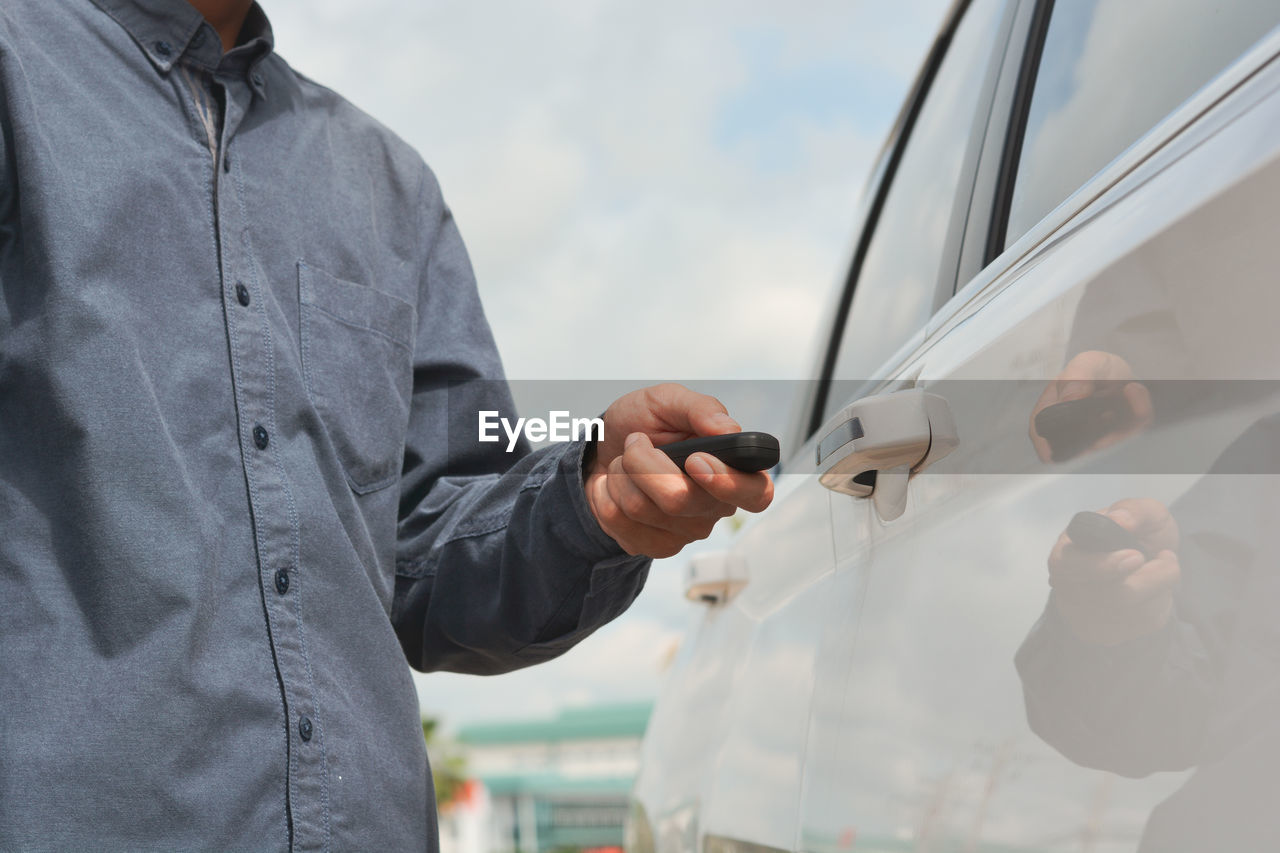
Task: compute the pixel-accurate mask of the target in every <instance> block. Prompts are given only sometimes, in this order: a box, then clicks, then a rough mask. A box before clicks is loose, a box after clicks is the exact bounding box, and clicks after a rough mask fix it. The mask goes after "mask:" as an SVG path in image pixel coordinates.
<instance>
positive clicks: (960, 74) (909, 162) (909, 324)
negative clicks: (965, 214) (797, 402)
mask: <svg viewBox="0 0 1280 853" xmlns="http://www.w3.org/2000/svg"><path fill="white" fill-rule="evenodd" d="M1003 8H1004V2H1003V0H975V2H974V3H973V4H972V5H971V7H970V8H969V10H968V11H967V12H965V16H964V18H963V19H962V20H961V22H960V25H959V28H958V29H957V30H956V32H955V35H954V37H953V39H952V42H951V46H950V48H949V49H948V50H947V53H946V56H945V57H944V58H943V60H942V65H941V66H940V67H939V68H938V72H937V75H936V76H935V77H934V80H933V84H932V86H931V87H930V90H929V92H928V94H927V95H926V96H925V100H924V103H923V104H922V105H921V108H920V113H919V115H918V116H917V117H916V122H915V127H914V128H913V129H912V130H911V135H910V138H909V139H908V140H907V146H906V148H905V150H904V151H903V153H902V160H901V162H900V163H899V164H898V168H897V171H896V172H895V174H894V177H893V183H892V185H891V187H890V189H889V195H888V197H887V198H886V199H885V203H884V208H883V209H882V210H881V213H880V217H879V219H878V221H877V222H876V225H875V234H874V236H873V237H872V238H871V244H870V246H869V247H868V249H867V255H866V258H865V260H864V261H863V263H862V270H861V272H860V273H859V274H858V281H857V286H856V288H855V290H854V297H853V305H852V307H851V309H850V314H849V319H848V322H847V323H846V324H845V328H844V334H843V336H842V337H841V340H840V348H839V352H838V354H837V357H836V362H835V369H834V371H833V372H832V378H833V379H834V380H837V382H836V384H834V385H833V387H832V388H831V391H830V393H829V394H828V396H827V406H826V411H825V412H824V413H823V418H824V419H825V418H826V417H828V416H830V415H831V414H832V413H833V412H835V411H837V410H839V409H840V407H841V406H843V405H844V404H845V403H846V402H848V399H847V398H848V393H849V392H851V391H852V390H854V386H855V385H856V386H860V385H862V384H863V383H862V382H861V381H855V382H845V380H866V379H870V378H876V377H877V376H878V371H879V369H880V367H881V365H882V364H883V363H884V360H885V359H886V358H888V357H889V356H890V355H892V354H893V352H894V351H895V350H896V349H898V347H900V346H902V344H903V343H905V342H906V340H907V339H908V338H910V337H911V335H912V334H913V333H915V332H916V331H918V330H919V329H920V328H921V327H922V326H923V325H924V323H925V321H926V320H928V319H929V316H930V315H931V314H932V313H933V311H934V308H935V307H936V306H935V299H936V297H937V294H938V293H939V282H940V280H941V279H942V278H947V279H948V280H947V282H946V284H947V287H946V288H945V291H946V293H947V294H950V292H951V287H950V284H951V283H952V282H951V281H950V279H951V278H953V277H954V274H955V269H954V267H952V268H949V269H944V268H943V267H944V264H943V261H944V259H945V258H944V256H945V254H946V253H945V252H944V244H945V243H946V242H947V236H948V229H949V227H950V225H951V224H952V209H953V203H954V201H955V197H956V193H957V190H958V189H959V188H960V183H961V177H962V174H961V173H962V171H963V166H964V160H965V153H966V151H967V150H968V148H969V142H970V138H969V135H970V128H971V127H972V126H973V124H974V110H975V109H976V108H977V104H978V99H979V97H980V96H981V94H982V88H983V87H982V82H983V77H984V75H985V73H986V71H987V68H988V61H989V60H990V59H991V55H992V50H993V47H994V45H995V38H996V30H997V29H998V26H999V22H1000V17H1001V16H1000V11H1001V10H1002V9H1003ZM964 201H965V203H967V201H968V199H967V197H966V198H965V199H964ZM842 390H843V393H842Z"/></svg>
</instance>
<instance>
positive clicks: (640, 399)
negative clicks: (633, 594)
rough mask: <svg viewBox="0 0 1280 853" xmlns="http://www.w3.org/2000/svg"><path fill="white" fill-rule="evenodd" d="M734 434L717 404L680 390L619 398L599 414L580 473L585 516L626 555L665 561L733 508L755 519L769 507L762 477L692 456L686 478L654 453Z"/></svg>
mask: <svg viewBox="0 0 1280 853" xmlns="http://www.w3.org/2000/svg"><path fill="white" fill-rule="evenodd" d="M741 430H742V428H741V427H740V426H738V424H737V423H736V422H735V421H734V420H733V418H731V417H729V415H728V413H727V412H726V411H725V408H724V406H723V405H721V404H720V401H719V400H717V399H716V398H714V397H708V396H706V395H705V394H698V393H695V392H693V391H690V390H689V389H688V388H685V387H684V386H682V385H674V384H666V385H655V386H653V387H650V388H644V389H642V390H640V391H633V392H631V393H630V394H627V395H625V396H623V397H620V398H618V399H617V400H615V401H614V403H613V405H611V406H609V408H608V409H607V410H606V411H605V413H604V440H603V441H601V442H600V443H599V445H598V446H597V448H596V456H595V459H594V460H593V462H592V463H591V466H590V469H589V470H588V472H587V478H586V492H587V504H588V505H589V506H590V507H591V513H592V515H594V516H595V518H596V521H597V522H598V523H599V524H600V527H601V529H603V530H604V532H605V533H607V534H609V535H610V536H611V537H613V539H614V541H615V542H617V543H618V544H619V545H621V546H622V548H623V549H624V550H625V551H626V552H627V553H628V554H644V555H647V556H650V557H670V556H672V555H674V554H676V553H678V552H679V551H680V549H681V548H683V547H684V546H685V545H688V544H689V543H690V542H693V541H694V540H696V539H705V538H707V536H709V535H711V529H712V528H713V527H715V524H716V522H717V521H719V520H720V519H722V518H725V517H727V516H730V515H733V514H734V513H735V512H737V510H738V507H742V508H743V509H745V510H747V511H748V512H760V511H761V510H763V509H764V508H765V507H767V506H768V505H769V502H770V501H772V500H773V481H772V480H771V479H770V478H769V475H768V474H766V473H763V472H758V473H746V472H743V471H736V470H734V469H733V468H730V467H729V466H727V465H725V464H724V463H723V462H721V461H720V460H719V459H716V458H715V457H714V456H711V455H709V454H707V453H695V454H693V455H692V456H690V457H689V458H688V459H687V460H686V461H685V465H684V468H685V471H686V472H688V476H686V475H685V474H684V473H681V471H680V468H679V467H678V466H677V465H676V464H675V463H674V462H672V461H671V459H670V458H668V457H667V455H666V454H665V453H663V452H662V451H661V450H657V449H655V445H663V444H670V443H672V442H675V441H683V440H685V439H687V438H696V437H699V436H706V435H724V434H725V433H731V432H740V431H741Z"/></svg>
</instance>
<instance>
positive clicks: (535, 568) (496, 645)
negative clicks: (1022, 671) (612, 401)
mask: <svg viewBox="0 0 1280 853" xmlns="http://www.w3.org/2000/svg"><path fill="white" fill-rule="evenodd" d="M421 205H422V207H421V210H422V211H423V215H424V231H425V233H426V240H425V244H426V245H427V246H429V253H428V255H427V257H426V259H425V261H424V264H423V269H424V274H423V277H422V282H421V287H420V292H419V300H418V324H417V334H416V342H415V350H414V363H413V397H412V403H411V409H410V417H409V424H408V429H407V434H406V438H405V451H404V467H403V471H402V475H401V487H400V488H401V492H400V509H399V522H398V529H397V541H396V582H395V596H394V601H393V604H392V612H391V618H392V623H393V626H394V628H395V631H396V634H397V636H398V637H399V639H400V644H401V646H402V647H403V649H404V652H405V656H406V657H407V658H408V660H409V663H410V664H411V665H412V666H413V667H415V668H417V669H420V670H424V671H431V670H451V671H454V672H470V673H480V674H493V673H499V672H505V671H508V670H512V669H517V668H519V667H522V666H528V665H529V664H533V663H537V662H539V661H542V660H546V659H549V658H551V657H554V656H556V655H558V654H560V653H562V652H564V651H566V650H567V649H569V648H570V647H571V646H573V645H574V644H575V643H577V642H578V641H579V640H581V639H583V638H584V637H586V636H587V635H588V634H590V633H591V632H592V631H594V630H595V629H596V628H598V627H600V626H601V625H603V624H605V623H606V622H608V621H609V620H610V619H612V618H614V617H615V616H617V615H618V614H619V613H621V612H622V611H623V610H625V609H626V608H627V607H628V606H629V605H630V604H631V602H632V601H633V600H634V599H635V597H636V596H637V595H638V594H639V592H640V589H641V588H642V586H643V584H644V581H645V578H646V576H647V573H648V568H649V564H650V560H649V559H648V558H644V557H632V556H629V555H627V554H626V553H625V552H624V551H623V550H622V549H621V548H620V547H619V546H618V545H617V543H615V542H614V541H613V539H611V538H610V537H609V536H608V535H606V534H605V533H604V532H603V531H602V530H601V529H600V527H599V525H598V524H597V523H596V521H595V519H594V517H593V516H592V514H591V512H590V509H589V508H588V506H587V501H586V495H585V493H584V491H583V476H582V460H583V453H584V451H585V449H586V445H585V443H584V442H582V441H575V442H568V443H561V444H553V445H551V446H549V447H546V448H543V449H541V450H539V451H536V452H529V449H528V446H527V445H526V444H525V443H523V442H521V443H520V444H518V446H517V447H516V448H515V450H514V451H513V452H507V441H506V440H505V438H504V439H503V440H501V441H498V442H493V443H482V442H480V441H478V440H477V439H478V435H477V433H478V430H477V425H478V417H479V412H480V411H497V412H499V413H501V415H502V416H504V417H513V411H514V405H513V403H512V399H511V393H510V389H509V387H508V385H507V382H506V380H505V378H504V375H503V371H502V365H501V362H500V360H499V357H498V353H497V348H496V346H495V345H494V341H493V335H492V333H491V331H490V329H489V325H488V322H487V321H486V319H485V316H484V311H483V309H482V307H481V304H480V299H479V295H478V293H477V290H476V283H475V277H474V275H473V273H472V269H471V264H470V261H469V259H468V257H467V253H466V249H465V248H464V246H463V243H462V238H461V236H460V234H459V233H458V229H457V226H456V224H455V223H454V220H453V217H452V215H451V213H450V211H449V209H448V208H447V207H446V206H445V205H444V203H443V200H442V199H441V196H440V191H439V186H438V184H437V183H436V180H435V178H434V176H433V175H431V174H430V172H427V174H426V177H425V179H424V184H423V191H422V201H421Z"/></svg>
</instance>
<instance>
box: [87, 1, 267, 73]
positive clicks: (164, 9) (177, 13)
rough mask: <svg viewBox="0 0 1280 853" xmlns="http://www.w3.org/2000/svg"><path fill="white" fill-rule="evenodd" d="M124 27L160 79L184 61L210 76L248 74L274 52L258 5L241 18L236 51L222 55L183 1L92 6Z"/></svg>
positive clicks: (98, 3)
mask: <svg viewBox="0 0 1280 853" xmlns="http://www.w3.org/2000/svg"><path fill="white" fill-rule="evenodd" d="M93 2H94V4H95V5H96V6H97V7H98V8H100V9H101V10H102V11H104V12H106V13H107V14H108V15H110V16H111V17H112V18H113V19H114V20H115V21H116V23H118V24H119V25H120V26H122V27H124V29H125V31H126V32H128V33H129V35H130V36H132V37H133V40H134V41H136V42H137V43H138V46H139V47H141V48H142V50H143V52H144V53H146V55H147V58H148V59H150V60H151V63H152V65H154V66H155V67H156V69H157V70H158V71H160V72H161V73H164V74H167V73H169V70H170V69H171V68H173V66H174V64H175V63H176V62H177V61H178V60H179V59H180V58H183V57H184V56H185V57H186V61H187V62H189V63H191V64H192V65H196V66H198V67H201V68H204V69H206V70H208V71H215V70H219V69H222V70H233V71H234V70H241V71H244V72H246V73H249V72H252V70H253V69H254V68H255V67H256V66H257V64H258V63H259V62H261V61H262V60H263V59H265V58H266V57H267V56H268V55H269V54H270V53H271V51H272V49H273V48H274V47H275V37H274V35H273V34H272V32H271V22H270V21H268V20H267V15H266V13H265V12H263V11H262V7H261V6H259V5H258V4H257V3H256V2H255V3H254V4H253V6H252V7H250V9H249V14H248V16H246V17H245V20H244V26H243V27H242V28H241V30H240V40H239V42H238V43H237V45H236V47H235V48H234V49H233V50H231V51H229V52H227V53H226V54H225V55H224V54H223V53H222V45H221V44H220V43H219V41H218V34H217V33H216V32H215V31H214V29H213V27H211V26H210V25H209V24H207V23H205V20H204V17H203V16H202V15H201V14H200V13H199V12H198V11H196V9H195V7H194V6H192V5H191V4H189V3H186V2H184V0H93Z"/></svg>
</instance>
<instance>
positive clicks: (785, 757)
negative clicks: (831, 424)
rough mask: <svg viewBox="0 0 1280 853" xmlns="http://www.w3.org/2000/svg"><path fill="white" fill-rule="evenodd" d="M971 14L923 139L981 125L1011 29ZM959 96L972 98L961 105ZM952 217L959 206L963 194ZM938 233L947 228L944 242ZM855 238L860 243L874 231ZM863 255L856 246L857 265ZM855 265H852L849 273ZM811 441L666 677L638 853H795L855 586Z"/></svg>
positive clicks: (647, 760)
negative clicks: (808, 768)
mask: <svg viewBox="0 0 1280 853" xmlns="http://www.w3.org/2000/svg"><path fill="white" fill-rule="evenodd" d="M966 5H967V4H965V3H960V4H958V5H957V11H956V12H954V13H953V14H952V15H951V16H950V17H949V19H948V21H947V22H946V24H945V25H944V27H943V28H942V30H941V33H940V35H939V37H938V39H937V42H936V44H935V46H934V48H933V50H932V51H931V53H930V57H929V60H928V62H927V64H926V68H925V70H924V71H923V72H922V74H921V76H920V78H919V79H918V80H917V82H916V85H915V87H914V91H913V93H912V95H911V96H910V97H909V99H908V106H907V107H906V108H905V109H904V111H903V114H902V116H901V117H900V118H899V121H898V123H897V125H896V127H895V129H894V131H893V133H892V134H891V138H890V143H889V145H888V146H887V147H886V150H885V152H884V154H883V155H882V157H881V159H880V161H879V163H878V165H877V167H876V170H875V176H874V179H873V186H874V187H875V189H874V191H873V192H872V193H871V194H870V195H869V196H868V198H867V199H865V201H864V207H863V210H862V212H861V217H862V218H863V219H864V220H865V221H866V222H867V223H874V222H875V221H876V220H877V218H879V217H881V216H882V215H883V213H882V207H883V203H884V200H885V198H886V192H887V188H888V187H889V186H890V185H891V184H893V183H894V182H895V180H896V178H895V174H896V173H897V172H898V162H899V160H900V159H901V157H902V154H903V152H904V151H905V150H906V148H907V144H908V143H907V140H908V139H910V138H912V136H913V134H914V133H916V132H917V131H916V130H915V128H916V127H917V124H918V121H917V117H918V114H920V112H921V105H922V104H923V103H924V101H925V99H926V97H927V95H928V92H929V91H930V84H931V81H932V80H933V79H934V77H935V76H938V73H939V69H940V68H942V67H944V65H945V63H944V59H943V57H944V56H947V55H954V54H952V53H951V43H952V39H953V36H955V32H956V23H957V22H958V21H959V20H960V17H961V15H962V14H963V13H964V8H965V6H966ZM975 6H976V7H978V8H979V12H978V13H977V14H974V15H973V16H972V19H973V20H974V21H975V23H974V24H972V25H970V26H968V27H967V28H966V29H965V34H964V35H963V36H962V37H959V38H960V40H961V42H962V43H961V48H962V52H963V54H964V56H963V57H962V58H961V59H960V60H953V61H952V66H954V65H955V64H956V63H957V62H964V63H966V64H972V65H974V66H975V67H976V68H977V70H976V71H974V72H973V73H972V74H971V75H970V76H969V77H968V78H967V79H966V80H959V79H957V80H956V81H955V82H954V83H948V85H947V86H946V87H943V88H942V89H941V92H940V94H939V95H936V96H934V100H935V102H938V103H940V104H942V106H943V107H944V108H945V112H946V114H947V115H948V116H951V117H959V118H958V119H957V121H955V122H948V121H946V120H943V121H939V120H938V119H935V118H929V119H928V122H929V123H931V124H930V127H931V128H932V127H933V126H934V125H938V127H937V128H936V129H930V131H929V132H930V133H937V132H941V133H944V134H947V133H951V132H953V131H955V130H956V129H957V127H958V124H957V122H958V123H959V124H962V125H963V127H962V128H960V132H961V136H962V141H964V140H967V139H968V136H967V134H968V131H969V130H970V129H971V128H973V127H980V126H981V124H982V122H983V121H985V112H981V109H980V106H981V105H984V104H985V103H987V102H988V101H989V98H990V94H991V85H990V83H991V80H989V79H988V78H991V77H993V74H994V72H993V71H989V70H988V69H990V68H992V67H993V66H992V62H993V61H994V60H993V57H994V58H998V56H999V53H1000V51H999V50H998V49H997V48H998V46H999V45H998V42H999V40H1000V39H1002V38H1003V37H1004V35H1005V33H1006V31H1007V26H1006V25H1005V23H1006V16H1005V12H1006V10H1007V8H1008V4H1007V2H1006V0H976V2H975ZM947 79H948V80H950V78H947ZM968 85H973V86H975V87H976V88H974V89H973V90H972V91H968V90H967V89H966V88H965V87H966V86H968ZM956 96H960V97H956ZM953 101H954V103H953ZM980 112H981V118H980V117H979V113H980ZM930 115H931V113H930ZM978 148H979V145H978V143H977V142H972V143H967V144H965V145H964V146H963V149H962V151H961V152H960V155H959V158H958V161H957V162H956V163H952V164H951V168H952V171H953V173H954V174H952V175H951V177H950V179H951V180H952V181H953V187H952V188H951V189H949V190H948V192H951V191H952V190H954V189H955V187H958V186H959V185H960V184H963V183H964V182H965V181H967V180H970V179H971V177H972V174H973V169H974V166H975V162H976V156H977V152H978ZM926 180H928V179H926ZM958 203H960V204H967V196H966V200H965V201H964V202H958ZM895 209H896V208H895ZM947 219H948V217H947V216H945V215H944V216H943V220H944V221H942V222H941V227H943V228H944V229H945V228H946V227H947V221H946V220H947ZM937 224H938V223H935V226H936V225H937ZM860 230H861V231H862V232H863V233H865V234H866V235H867V236H868V237H869V236H870V234H871V233H872V230H873V228H872V226H871V225H867V226H865V227H864V228H862V229H860ZM960 237H961V234H960V233H959V232H954V233H952V234H951V236H950V252H951V254H952V255H953V256H954V254H955V252H956V251H958V246H959V239H960ZM864 242H865V241H864ZM864 252H865V246H864V247H863V248H862V249H861V250H859V253H858V254H859V255H861V254H863V253H864ZM858 264H859V261H857V260H855V264H854V266H855V269H856V268H857V266H858ZM936 273H937V270H936V269H935V270H934V271H933V273H930V274H927V275H926V274H922V275H921V276H920V277H919V278H918V280H917V281H915V282H913V283H912V284H911V285H910V293H911V296H912V306H911V312H910V315H909V316H908V315H907V314H906V313H905V312H903V313H902V316H901V317H900V319H899V321H898V322H897V323H896V324H895V325H894V328H893V329H892V330H887V331H885V332H884V333H883V334H882V335H881V337H880V340H881V342H882V345H883V346H884V347H886V348H896V347H898V346H899V345H901V344H902V343H903V342H904V341H905V340H906V339H908V338H911V337H913V336H914V337H918V336H919V335H921V334H922V333H923V330H924V322H925V321H926V320H927V319H928V317H929V316H931V315H932V313H933V311H934V309H935V308H936V306H937V304H939V303H940V302H941V301H944V300H945V299H946V298H947V297H949V296H950V293H951V288H952V284H953V282H954V272H952V273H951V274H950V276H948V277H940V276H939V275H937V274H936ZM944 279H945V281H944ZM906 292H907V291H906V290H905V289H904V291H902V293H903V294H905V293H906ZM872 310H875V309H872ZM846 311H847V306H844V307H839V305H837V308H836V309H835V313H836V315H837V316H838V317H843V315H844V314H845V313H846ZM866 313H867V312H866V311H865V310H864V311H862V312H861V313H859V314H858V315H857V316H863V315H864V314H866ZM819 388H820V386H819V385H818V384H816V383H812V384H810V386H809V387H808V388H807V389H806V390H807V391H808V392H809V393H810V396H809V398H808V399H809V402H808V403H807V405H810V406H811V405H815V403H813V402H812V401H813V397H812V394H813V392H816V391H817V390H818V389H819ZM816 405H820V404H816ZM801 428H803V427H801ZM817 443H818V438H817V436H810V437H808V439H807V440H802V441H800V442H790V443H789V445H790V450H791V452H790V453H788V454H787V457H786V458H785V459H784V462H783V465H782V467H781V469H780V471H779V472H778V473H777V475H776V477H775V479H776V483H777V488H776V491H775V498H774V503H773V505H772V506H771V507H770V509H769V511H768V512H767V513H765V514H764V515H763V516H761V517H758V518H755V519H752V520H751V521H750V522H748V524H747V525H746V526H745V527H744V529H743V530H742V531H741V533H740V534H739V535H738V536H737V537H736V538H735V540H734V542H733V544H732V547H731V548H730V549H729V550H728V552H727V553H725V554H724V555H723V559H725V560H726V561H728V562H733V563H736V564H737V565H739V566H741V567H742V571H743V573H744V574H745V575H746V577H747V582H746V584H745V586H744V587H743V588H742V590H741V591H740V592H739V593H737V595H735V596H734V597H732V598H731V600H729V601H728V602H726V603H723V604H717V605H715V606H712V607H710V608H709V609H708V610H707V611H706V612H705V613H704V614H700V618H699V619H698V620H697V621H696V623H695V625H694V627H693V628H692V630H691V631H690V635H689V636H688V637H687V639H686V640H685V642H684V644H683V645H682V648H681V651H680V653H679V656H678V659H677V660H676V661H675V662H674V664H673V667H672V671H671V673H670V676H669V679H668V682H667V684H666V685H665V687H664V692H663V695H662V697H661V698H660V701H659V702H658V704H657V707H656V709H655V712H654V716H653V719H652V721H651V723H650V726H649V730H648V732H647V734H646V742H645V747H644V754H643V757H642V766H641V773H640V777H639V779H638V780H637V784H636V790H635V801H636V806H635V807H634V809H633V815H632V819H631V827H632V832H631V838H632V839H633V844H632V849H633V850H635V851H636V853H643V851H644V850H645V849H647V848H648V846H649V845H650V844H651V845H653V846H654V847H656V848H657V849H658V850H663V851H692V850H698V849H701V850H706V851H716V853H734V852H735V851H736V853H763V851H767V850H777V851H787V850H794V849H797V844H798V843H799V841H798V839H799V833H800V808H801V802H802V799H801V789H802V786H803V784H804V778H805V761H806V756H807V754H808V749H807V746H806V745H807V742H808V738H809V731H810V720H811V703H812V701H813V699H814V696H815V690H816V689H817V688H818V684H817V681H818V678H819V673H818V668H817V667H818V661H819V659H820V658H821V657H822V656H823V655H824V654H830V653H831V652H830V650H831V649H832V648H834V647H843V646H845V645H847V643H848V641H849V639H850V636H851V635H850V634H849V630H850V628H851V626H854V625H856V622H857V609H858V601H859V596H860V587H861V586H862V583H863V579H862V577H861V576H859V575H857V574H854V573H844V574H841V575H839V576H837V574H836V572H835V550H834V545H833V542H834V540H835V535H834V534H835V531H833V529H832V527H831V521H832V515H831V500H832V497H833V495H832V493H831V492H830V491H828V490H827V489H826V488H825V487H823V485H822V483H821V482H820V480H819V478H818V476H817V461H816V455H815V454H816V449H817ZM797 445H799V446H797ZM858 514H859V517H860V518H861V520H862V521H861V522H860V523H863V524H864V525H865V528H866V531H869V529H870V522H871V517H872V516H871V510H870V509H869V504H860V505H859V513H858ZM846 532H847V531H846ZM846 538H847V537H846ZM853 538H854V540H857V539H858V537H857V536H854V537H853ZM862 541H869V540H868V539H863V540H862Z"/></svg>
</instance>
